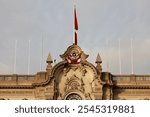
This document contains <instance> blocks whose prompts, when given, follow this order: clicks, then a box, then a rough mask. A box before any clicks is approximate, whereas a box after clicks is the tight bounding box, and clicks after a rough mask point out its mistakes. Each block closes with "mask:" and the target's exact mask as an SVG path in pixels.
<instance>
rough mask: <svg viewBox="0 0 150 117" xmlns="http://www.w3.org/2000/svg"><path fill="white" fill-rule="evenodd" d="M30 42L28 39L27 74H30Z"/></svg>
mask: <svg viewBox="0 0 150 117" xmlns="http://www.w3.org/2000/svg"><path fill="white" fill-rule="evenodd" d="M30 43H31V41H30V40H29V43H28V44H29V45H28V75H29V74H30Z"/></svg>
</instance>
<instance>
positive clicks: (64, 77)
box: [0, 44, 150, 100]
mask: <svg viewBox="0 0 150 117" xmlns="http://www.w3.org/2000/svg"><path fill="white" fill-rule="evenodd" d="M88 56H89V55H87V54H86V53H84V51H83V50H82V49H81V48H80V47H79V46H78V45H75V44H73V45H71V46H69V47H68V48H67V50H66V51H65V52H64V54H62V55H60V57H61V58H62V61H61V62H59V63H57V64H56V65H54V66H52V63H53V60H52V57H51V55H50V54H49V55H48V58H47V61H46V62H47V68H46V71H45V72H38V73H36V74H35V75H19V74H13V75H0V99H1V100H3V99H5V100H125V99H127V100H132V99H134V100H135V99H138V100H140V99H150V75H134V74H132V75H113V74H111V73H109V72H102V66H101V64H102V60H101V57H100V55H99V54H98V55H97V58H96V62H95V63H96V66H95V65H93V64H92V63H90V62H89V61H88V60H87V58H88Z"/></svg>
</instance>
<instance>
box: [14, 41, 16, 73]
mask: <svg viewBox="0 0 150 117" xmlns="http://www.w3.org/2000/svg"><path fill="white" fill-rule="evenodd" d="M16 59H17V40H15V54H14V74H16V62H17V60H16Z"/></svg>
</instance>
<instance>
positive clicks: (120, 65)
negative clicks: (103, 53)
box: [119, 38, 122, 75]
mask: <svg viewBox="0 0 150 117" xmlns="http://www.w3.org/2000/svg"><path fill="white" fill-rule="evenodd" d="M121 67H122V63H121V51H120V38H119V72H120V75H121V73H122V70H121Z"/></svg>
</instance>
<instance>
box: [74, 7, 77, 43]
mask: <svg viewBox="0 0 150 117" xmlns="http://www.w3.org/2000/svg"><path fill="white" fill-rule="evenodd" d="M77 30H78V20H77V14H76V8H75V7H74V31H75V32H74V44H75V45H77V43H78V37H77Z"/></svg>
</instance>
